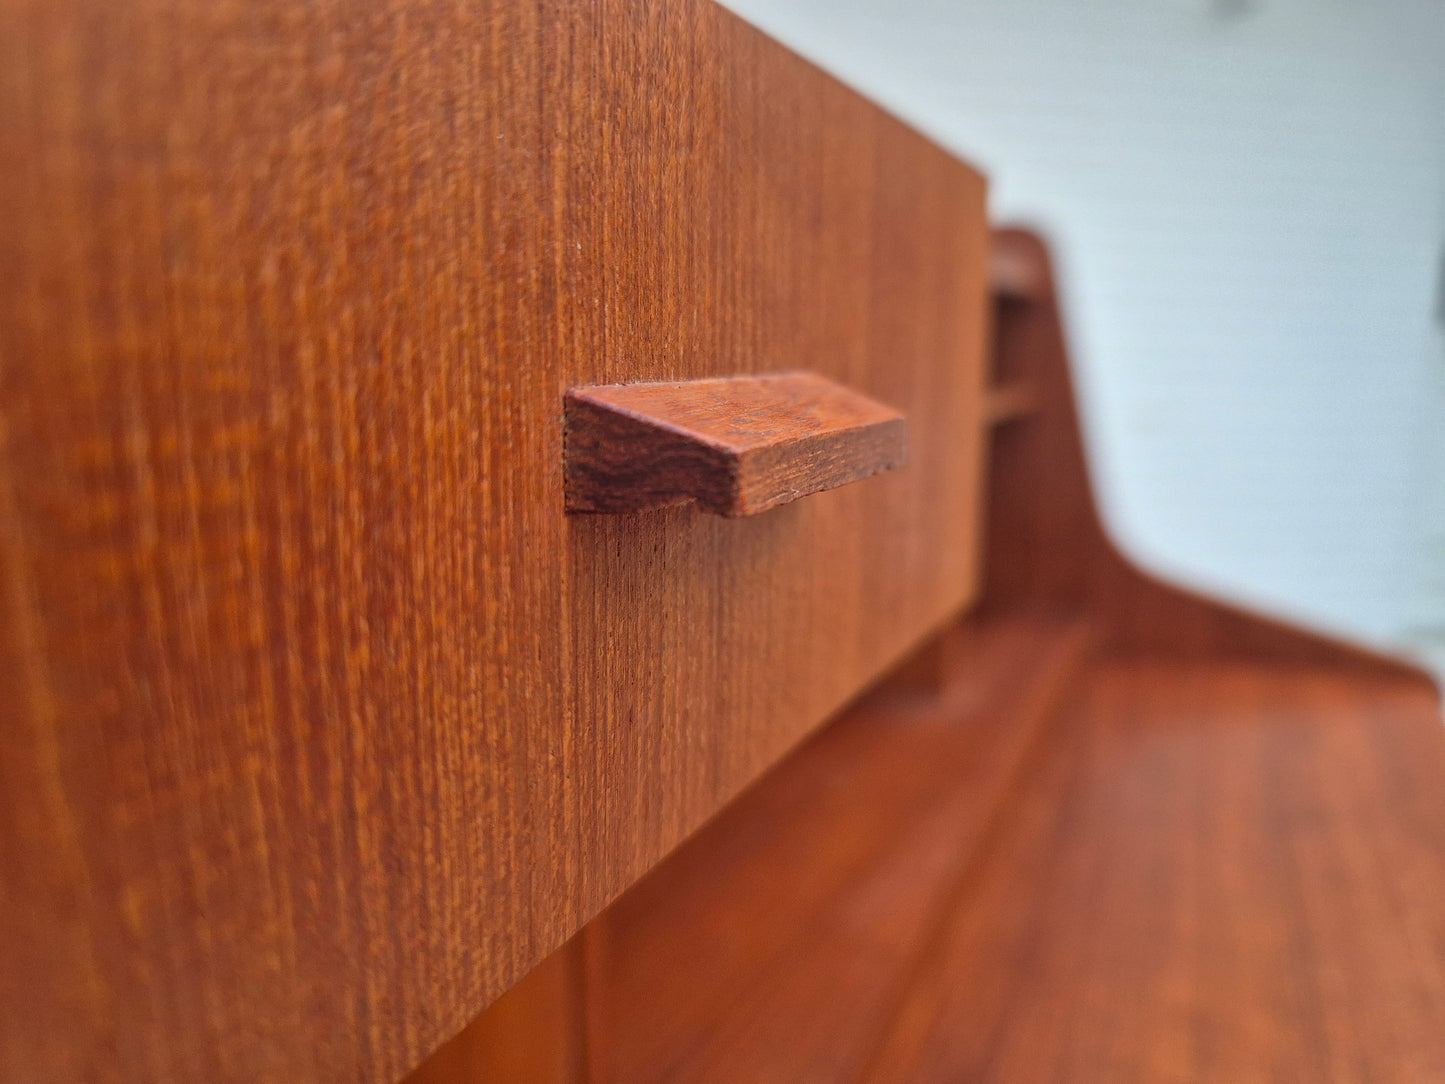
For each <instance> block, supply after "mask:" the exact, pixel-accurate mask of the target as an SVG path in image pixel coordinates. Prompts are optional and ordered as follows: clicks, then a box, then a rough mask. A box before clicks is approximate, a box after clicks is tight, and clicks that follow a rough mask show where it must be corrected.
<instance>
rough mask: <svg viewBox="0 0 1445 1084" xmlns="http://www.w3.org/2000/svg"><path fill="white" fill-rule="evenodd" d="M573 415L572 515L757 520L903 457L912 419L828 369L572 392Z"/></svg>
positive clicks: (567, 455)
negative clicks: (666, 512) (696, 514)
mask: <svg viewBox="0 0 1445 1084" xmlns="http://www.w3.org/2000/svg"><path fill="white" fill-rule="evenodd" d="M565 411H566V445H565V451H564V453H563V455H564V459H565V463H566V486H567V510H568V511H569V512H637V511H641V510H643V509H647V508H660V507H662V506H664V505H669V504H678V503H680V502H683V501H697V502H698V503H699V504H701V505H702V506H703V507H704V508H706V509H708V510H709V511H712V512H717V513H719V514H720V515H724V516H750V515H754V514H755V513H758V512H763V511H766V510H767V509H769V508H772V507H774V506H775V505H779V504H785V503H786V502H788V501H792V500H796V499H797V498H799V497H804V496H807V495H808V494H809V493H817V492H818V491H819V490H823V489H833V488H835V487H837V486H841V485H845V484H847V483H848V482H854V481H857V480H858V479H860V478H866V477H868V476H869V475H870V474H877V473H878V472H879V471H885V470H889V469H891V468H893V467H897V466H899V465H901V464H902V463H903V460H904V419H903V415H902V414H900V413H898V411H896V410H893V409H891V408H889V407H886V406H883V405H882V404H881V403H877V402H874V401H873V400H872V399H869V398H868V397H867V396H865V395H860V394H859V393H858V392H855V391H850V390H849V389H847V388H844V387H841V386H839V385H837V384H835V383H833V382H832V381H831V380H828V379H826V378H825V377H821V376H819V375H818V374H817V373H777V374H773V375H770V376H737V377H727V378H724V379H712V380H685V381H679V382H675V383H658V384H599V385H595V386H593V387H586V388H572V389H571V390H570V391H568V392H567V395H566V400H565Z"/></svg>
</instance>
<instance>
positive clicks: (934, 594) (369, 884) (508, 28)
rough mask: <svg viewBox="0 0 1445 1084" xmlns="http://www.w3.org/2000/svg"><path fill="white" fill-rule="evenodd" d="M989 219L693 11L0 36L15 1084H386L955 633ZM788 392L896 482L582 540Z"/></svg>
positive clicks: (382, 10)
mask: <svg viewBox="0 0 1445 1084" xmlns="http://www.w3.org/2000/svg"><path fill="white" fill-rule="evenodd" d="M983 199H984V186H983V182H982V180H981V179H980V178H979V176H978V175H977V174H976V173H974V172H973V171H971V170H970V169H968V168H967V167H965V166H963V165H961V164H960V163H958V162H957V161H956V160H954V159H952V158H950V157H949V156H947V155H946V154H944V153H943V152H942V151H941V150H939V149H938V148H937V147H935V146H933V145H932V144H930V143H928V142H926V141H925V140H923V139H921V138H920V137H918V136H917V135H916V134H914V133H912V132H910V131H909V130H907V129H906V128H905V127H904V126H903V125H901V124H900V123H898V122H897V121H895V120H893V119H892V118H890V117H888V116H886V115H885V114H883V113H882V112H880V111H879V110H877V109H876V108H874V107H872V106H870V105H868V104H867V103H865V102H864V101H862V100H861V99H860V98H859V97H858V96H857V95H855V94H853V93H852V92H850V91H848V90H846V89H845V88H843V87H842V86H840V85H839V84H837V83H836V82H834V81H832V80H831V79H829V78H827V77H825V76H823V75H822V74H820V73H819V72H817V71H816V70H815V69H813V68H811V67H810V66H809V65H807V64H806V63H804V62H802V61H801V60H799V59H798V58H796V57H794V56H792V55H791V54H789V53H787V52H786V51H784V50H782V49H781V48H779V47H777V46H776V45H774V44H772V43H771V42H769V41H767V40H766V39H765V38H764V37H763V36H762V35H760V34H759V33H757V32H756V31H754V30H753V29H751V28H749V27H748V26H746V25H744V24H743V23H741V22H740V21H739V20H737V19H735V18H733V17H732V16H730V15H728V14H726V13H724V12H723V11H721V10H720V9H718V8H716V7H714V6H712V5H711V4H708V3H705V2H702V0H677V2H673V3H668V4H665V5H655V4H645V3H641V2H633V0H600V2H598V3H581V2H577V3H558V2H553V0H546V2H532V0H477V2H475V3H467V4H449V3H432V2H429V0H378V2H376V3H371V4H367V5H365V6H363V7H361V8H358V7H357V6H356V5H352V4H346V3H341V2H339V0H313V2H309V3H301V4H296V3H291V2H289V0H288V2H281V0H260V2H258V3H253V4H246V5H236V4H226V3H219V4H218V3H206V2H201V0H137V2H135V3H127V4H109V3H103V2H100V0H59V2H53V0H45V2H41V0H33V2H30V0H4V2H3V3H0V205H3V206H4V207H5V208H6V211H5V213H4V214H3V215H0V268H3V271H0V582H3V584H4V596H3V598H4V601H3V604H0V605H3V619H0V687H3V688H4V689H5V690H6V695H5V696H4V697H3V698H0V734H3V739H4V740H3V741H0V778H3V779H4V780H5V785H4V787H3V788H0V871H3V876H0V1066H3V1069H0V1077H3V1078H4V1079H6V1080H15V1081H29V1080H37V1079H44V1080H77V1079H86V1080H94V1081H106V1080H146V1081H187V1082H189V1081H195V1080H216V1081H220V1080H248V1081H255V1080H278V1081H295V1080H316V1081H320V1080H346V1081H366V1080H370V1081H384V1080H391V1079H394V1078H395V1077H396V1076H398V1075H399V1074H401V1073H402V1072H405V1071H407V1070H409V1069H410V1068H411V1067H413V1066H414V1065H415V1064H416V1063H417V1062H418V1061H419V1060H420V1059H421V1058H422V1056H423V1055H424V1054H426V1053H427V1052H429V1051H430V1050H431V1049H432V1048H433V1047H434V1046H435V1045H436V1044H437V1043H438V1042H440V1041H441V1040H442V1039H444V1038H446V1037H448V1036H450V1035H452V1034H454V1033H455V1032H456V1031H457V1030H458V1029H459V1028H460V1027H461V1026H462V1025H463V1023H465V1022H466V1021H467V1020H469V1019H471V1018H472V1017H473V1016H475V1015H476V1013H477V1012H478V1011H479V1010H480V1009H482V1008H483V1007H484V1006H485V1005H486V1004H487V1003H488V1002H489V1001H490V1000H492V999H493V998H494V997H496V996H497V995H498V994H499V993H501V992H502V991H503V990H505V989H506V988H507V987H508V986H510V985H511V984H512V983H513V982H514V981H515V980H516V979H517V978H518V977H519V976H521V975H522V974H524V973H525V972H526V971H527V970H528V969H530V968H531V967H532V966H534V965H535V964H536V963H537V962H538V961H540V960H541V959H542V958H543V957H544V956H545V955H546V954H547V953H549V952H550V951H551V950H552V949H554V948H555V947H557V946H558V945H560V944H561V943H562V942H563V941H564V940H565V939H566V938H567V937H568V936H569V935H570V934H571V933H572V932H574V931H575V930H576V929H577V928H578V926H579V925H581V924H582V922H584V921H585V920H586V919H587V918H588V917H590V916H591V915H593V914H595V913H596V912H597V911H598V910H599V909H601V908H602V907H603V906H604V905H605V904H606V903H607V902H608V901H609V900H611V899H612V898H614V897H615V896H616V895H617V894H618V893H619V892H621V891H622V889H624V888H625V887H626V886H627V885H629V884H630V883H632V882H633V881H634V880H635V879H636V878H637V877H638V876H640V875H641V874H642V873H643V872H644V871H645V870H646V869H648V868H649V867H651V866H652V865H653V864H654V863H655V862H656V861H657V860H658V859H659V858H661V857H662V856H663V855H664V854H666V853H667V852H668V851H670V850H671V849H672V848H673V847H674V846H676V844H677V843H678V842H679V841H680V840H681V839H682V838H683V837H684V836H686V835H687V834H688V833H689V832H690V831H692V830H693V829H695V828H696V827H697V826H698V825H699V824H700V823H702V821H703V820H704V819H705V818H707V817H708V816H709V815H710V814H712V813H713V812H714V811H715V810H716V809H717V808H718V807H719V806H720V805H721V804H722V803H724V802H725V801H726V800H727V799H729V798H730V797H731V796H732V795H734V794H735V793H737V792H738V791H739V790H740V789H741V788H742V787H743V786H744V785H745V784H746V783H747V782H748V781H750V780H751V779H753V778H755V777H756V776H757V775H758V774H759V772H761V771H762V770H763V769H764V768H765V767H766V766H768V765H770V764H772V763H774V762H775V761H776V760H777V759H778V758H779V757H781V756H782V755H783V754H784V752H786V751H787V750H788V749H789V748H791V747H792V746H793V745H794V744H795V743H796V742H797V741H798V740H799V739H800V737H801V736H802V735H803V734H804V733H805V732H807V731H808V730H809V728H811V727H813V726H815V725H816V724H817V723H819V722H820V721H821V720H822V719H824V718H825V717H826V716H827V715H828V714H829V713H830V712H832V711H833V710H835V709H836V708H837V707H838V706H839V705H841V704H842V703H843V702H844V701H846V700H847V699H848V698H849V697H851V696H852V695H854V694H855V693H856V691H857V690H858V689H859V688H860V687H861V686H862V685H863V684H864V683H866V682H867V681H868V680H869V679H870V678H871V677H872V676H874V675H876V674H878V673H880V672H881V671H882V670H884V669H885V668H886V667H887V666H888V665H890V664H891V663H892V662H893V661H894V660H895V659H897V658H898V657H899V656H900V655H901V654H903V653H904V652H905V651H906V650H907V649H908V648H909V647H910V646H911V645H912V644H913V643H914V642H915V641H916V640H917V639H918V638H919V637H921V636H922V635H923V634H924V633H925V632H926V630H928V629H929V628H931V627H936V626H938V625H940V624H941V623H943V622H944V621H945V620H946V619H947V618H949V616H950V615H951V614H953V613H955V612H956V611H957V610H958V608H959V607H961V606H962V605H964V604H965V603H966V602H967V601H968V599H969V598H970V597H972V595H973V593H974V591H975V582H976V564H977V550H978V544H977V537H976V535H977V529H978V524H977V517H976V505H977V502H978V500H979V497H980V486H981V479H980V462H981V453H982V437H981V425H980V422H979V417H980V410H981V406H980V393H979V389H980V387H981V383H982V373H981V367H982V357H983V346H984V343H983V339H984V333H985V332H984V328H985V288H984V275H985V259H986V249H987V237H986V233H985V230H984V227H983ZM795 366H801V367H805V368H807V369H810V370H813V371H817V372H819V373H821V374H823V375H825V376H828V377H829V378H831V379H834V380H836V381H838V382H839V383H842V384H844V385H846V386H848V387H850V388H856V389H858V390H859V391H861V392H863V393H864V394H866V395H868V396H870V397H872V398H875V399H877V400H879V401H880V402H885V403H888V404H890V405H893V406H895V407H896V408H898V409H899V410H901V411H903V412H904V413H905V414H906V415H907V416H908V418H909V425H910V442H911V454H912V460H911V463H910V465H909V466H908V467H907V468H905V469H903V470H899V471H893V472H889V473H888V474H886V475H881V476H879V477H877V478H873V479H869V480H867V481H865V482H861V483H859V484H857V485H854V486H849V487H846V488H844V489H840V490H835V491H831V492H828V493H823V494H818V495H817V496H815V497H813V498H810V499H809V500H808V501H805V502H799V503H798V504H796V505H792V506H788V507H787V508H783V509H779V510H778V511H776V512H775V513H773V514H770V515H767V516H761V517H756V518H753V519H749V520H736V521H734V520H724V519H721V518H719V517H714V516H708V515H704V514H702V513H700V512H699V511H698V510H697V509H695V508H673V509H666V510H662V511H658V512H652V513H646V514H644V515H640V516H636V517H626V522H622V520H621V519H620V518H618V517H596V516H593V517H570V518H569V517H567V516H566V514H565V512H564V501H563V476H562V411H561V402H562V396H563V393H564V391H565V389H566V388H568V387H572V386H576V385H585V384H606V383H618V382H629V381H637V380H679V379H689V378H694V377H700V376H706V375H713V374H716V373H717V372H719V371H722V372H730V373H748V372H767V371H777V370H779V369H784V368H792V367H795Z"/></svg>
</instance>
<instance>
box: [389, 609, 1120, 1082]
mask: <svg viewBox="0 0 1445 1084" xmlns="http://www.w3.org/2000/svg"><path fill="white" fill-rule="evenodd" d="M944 640H946V641H947V647H946V651H945V653H946V654H947V655H948V656H949V657H950V660H951V664H950V669H951V677H950V679H949V680H948V681H947V683H946V684H945V686H944V687H942V688H941V689H940V690H938V692H937V694H936V695H933V696H919V695H917V694H916V693H915V692H913V691H911V690H909V689H900V688H898V687H896V686H890V687H888V688H886V689H884V690H880V691H879V693H877V694H875V695H874V696H872V697H870V698H869V699H868V700H867V701H865V702H864V703H862V704H860V705H858V706H857V707H855V708H853V709H852V710H850V711H849V712H848V713H847V714H845V715H844V716H843V717H842V718H840V719H839V720H838V721H837V722H836V723H835V724H834V725H832V726H830V727H829V728H828V729H827V730H826V731H824V732H823V733H822V734H820V735H819V736H818V737H817V738H816V739H814V740H813V741H811V742H810V743H809V744H808V745H806V746H805V747H804V748H803V749H801V750H799V751H798V752H797V753H795V754H794V755H793V756H791V757H789V758H788V760H787V761H785V762H784V763H783V764H782V765H780V766H779V767H778V768H777V769H776V770H775V771H774V772H772V773H770V774H769V775H768V776H767V777H766V778H765V779H764V780H763V781H762V782H760V783H759V784H758V785H756V786H754V787H753V788H751V789H750V790H749V791H748V792H747V793H746V794H744V795H743V796H742V797H741V798H740V799H739V800H738V801H737V802H736V803H734V804H733V805H732V806H730V807H729V808H728V810H727V811H726V812H725V813H724V814H723V815H722V816H721V817H719V818H718V819H717V820H716V821H714V822H713V823H711V824H710V825H708V827H707V828H706V829H704V830H703V831H702V832H701V833H700V834H699V835H698V836H697V837H695V838H694V839H693V840H691V841H689V842H688V844H687V845H686V846H685V847H683V848H682V849H681V850H680V851H678V852H677V853H676V854H675V855H674V856H673V857H671V858H669V859H668V860H667V861H666V862H664V863H663V864H662V865H661V866H659V867H658V868H657V869H656V870H655V871H653V873H651V874H649V875H648V876H647V877H646V878H644V879H643V880H642V881H641V882H640V883H639V884H638V885H636V886H635V887H634V888H633V889H631V890H630V891H628V892H627V893H626V894H625V895H624V896H623V897H622V899H620V900H619V901H618V902H617V903H616V904H614V905H613V906H612V907H611V908H609V909H608V910H607V911H606V912H604V914H603V915H602V916H600V917H599V918H598V919H596V920H594V921H593V922H592V923H590V924H589V925H588V926H587V928H586V931H585V933H586V935H587V936H589V937H592V938H594V939H599V940H600V943H601V945H602V950H601V951H599V952H596V953H594V954H593V957H592V960H591V967H590V968H589V970H588V973H587V977H586V979H585V980H584V984H585V986H586V988H587V990H588V991H589V993H588V1002H589V1006H590V1007H591V1010H592V1013H593V1014H594V1018H593V1022H592V1030H591V1034H590V1036H589V1057H588V1064H589V1076H588V1077H587V1079H589V1080H592V1081H595V1082H599V1084H600V1082H618V1084H620V1082H624V1081H625V1082H638V1084H642V1082H647V1081H661V1080H689V1081H718V1082H720V1084H722V1082H726V1084H733V1082H735V1081H741V1080H748V1081H751V1080H759V1081H762V1080H779V1081H785V1080H786V1081H792V1080H829V1081H832V1080H839V1081H842V1080H848V1079H852V1078H853V1076H854V1075H856V1073H857V1071H858V1070H859V1069H860V1068H862V1066H863V1065H864V1064H866V1062H867V1059H868V1057H869V1055H870V1054H871V1052H872V1050H873V1049H874V1047H875V1046H876V1044H877V1043H878V1042H879V1040H880V1039H881V1029H882V1028H883V1027H884V1026H885V1025H886V1023H887V1021H888V1019H889V1008H890V1006H891V1004H892V1002H893V1000H894V999H896V998H897V996H898V995H899V993H900V990H901V989H902V984H903V983H904V982H905V981H906V980H907V978H908V977H909V975H910V974H911V972H912V969H913V967H914V966H915V965H916V962H917V961H916V959H915V956H916V953H917V952H918V950H919V949H920V947H921V946H922V945H923V944H924V942H925V941H926V939H927V935H928V931H930V930H931V929H932V928H933V926H934V925H935V924H936V923H937V922H939V921H940V920H941V919H942V917H943V914H944V913H945V912H946V908H947V907H948V905H949V902H950V900H951V899H952V896H953V894H954V893H955V892H956V891H957V888H958V881H959V878H960V877H961V876H964V875H966V873H967V871H968V869H969V868H970V864H971V863H970V859H971V857H972V856H973V855H975V854H976V852H977V850H978V848H979V846H980V845H981V843H982V841H983V840H984V838H985V837H986V835H987V832H988V831H989V828H990V825H991V823H992V817H993V816H994V814H995V813H996V811H997V809H998V807H999V804H1000V802H1001V801H1002V799H1003V797H1004V795H1005V794H1007V793H1008V792H1009V791H1010V789H1011V787H1012V786H1013V785H1014V784H1015V782H1016V780H1017V778H1018V775H1019V773H1020V771H1021V769H1022V768H1023V766H1024V765H1025V764H1026V763H1027V760H1028V757H1029V756H1030V754H1031V752H1032V751H1033V750H1034V748H1035V745H1036V741H1037V739H1038V737H1039V734H1040V732H1041V729H1042V727H1043V726H1044V724H1045V723H1046V722H1047V720H1048V719H1049V718H1050V716H1051V713H1052V712H1053V711H1054V710H1055V709H1056V708H1057V707H1058V705H1059V704H1060V703H1061V701H1063V700H1064V698H1066V697H1067V696H1068V695H1069V693H1070V689H1071V687H1072V683H1073V680H1074V678H1075V677H1076V676H1077V674H1078V673H1079V671H1080V668H1081V666H1082V665H1083V663H1084V661H1085V660H1086V658H1087V657H1088V652H1089V650H1090V646H1091V643H1092V637H1091V630H1090V629H1089V628H1088V627H1087V625H1085V624H1083V623H1080V622H1075V621H1068V620H1060V619H1057V618H1052V617H1048V616H1042V615H1019V616H1015V617H1011V618H1008V619H1002V620H999V621H996V622H984V623H981V624H976V625H968V626H965V627H962V628H958V629H955V630H952V631H951V632H950V633H949V634H947V635H946V636H945V637H944ZM577 951H578V948H577V946H569V947H568V949H567V950H566V953H576V952H577ZM566 953H564V954H566ZM533 986H536V987H537V990H536V991H535V993H533V992H530V991H529V993H528V995H527V996H528V997H529V998H530V997H539V998H540V997H545V996H547V992H546V991H547V990H548V989H550V988H551V978H550V976H543V977H541V978H540V979H534V978H533V977H532V976H529V977H528V978H527V979H526V980H524V981H523V982H522V983H521V984H520V985H519V986H518V987H517V990H524V989H528V988H531V987H533ZM514 993H515V991H514ZM507 996H508V997H511V996H512V995H511V994H509V995H507ZM499 1004H501V1003H499ZM495 1012H496V1010H495V1009H494V1010H492V1011H489V1012H488V1013H486V1014H485V1015H484V1016H483V1017H482V1018H481V1019H480V1020H479V1021H477V1022H476V1023H474V1024H473V1025H472V1026H471V1027H469V1028H468V1029H467V1030H466V1031H465V1032H463V1034H462V1035H461V1036H460V1037H459V1038H458V1039H457V1040H456V1041H455V1043H453V1044H451V1045H450V1046H448V1047H444V1048H443V1051H442V1052H441V1053H440V1054H439V1056H438V1060H439V1061H441V1062H444V1063H445V1065H446V1066H447V1067H448V1068H449V1069H451V1070H452V1071H454V1072H455V1074H456V1075H455V1076H453V1077H451V1078H446V1077H443V1076H441V1075H440V1074H439V1073H438V1071H437V1067H436V1066H434V1065H428V1066H427V1067H426V1070H427V1071H426V1073H425V1074H424V1075H423V1076H422V1077H421V1078H419V1079H418V1080H416V1081H411V1082H409V1084H421V1082H422V1081H425V1082H426V1084H432V1082H434V1081H435V1082H440V1081H441V1080H443V1079H451V1080H455V1081H458V1082H460V1081H466V1080H476V1079H483V1078H484V1077H483V1076H482V1075H481V1072H480V1070H481V1069H482V1067H483V1066H484V1065H485V1064H486V1062H485V1061H483V1060H482V1059H483V1058H485V1057H488V1056H492V1055H489V1054H488V1053H487V1048H488V1043H489V1042H490V1043H492V1044H497V1045H499V1046H501V1047H503V1048H505V1049H508V1050H515V1049H516V1048H518V1047H520V1048H522V1049H524V1050H525V1049H536V1050H539V1051H540V1050H549V1049H552V1048H553V1047H554V1046H556V1045H557V1044H558V1043H563V1044H565V1043H566V1042H567V1041H568V1040H567V1036H568V1035H569V1034H570V1025H569V1024H568V1022H567V1018H566V1017H565V1016H563V1017H561V1018H559V1020H558V1021H556V1022H555V1023H553V1024H551V1025H548V1024H545V1023H541V1024H539V1025H537V1026H529V1027H524V1028H519V1029H515V1030H512V1031H510V1032H507V1033H506V1034H505V1035H504V1036H503V1035H499V1034H498V1031H499V1029H498V1024H497V1021H496V1019H495ZM484 1035H485V1036H487V1037H488V1038H487V1039H486V1040H484V1039H483V1036H484ZM577 1079H581V1078H580V1077H579V1078H577Z"/></svg>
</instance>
